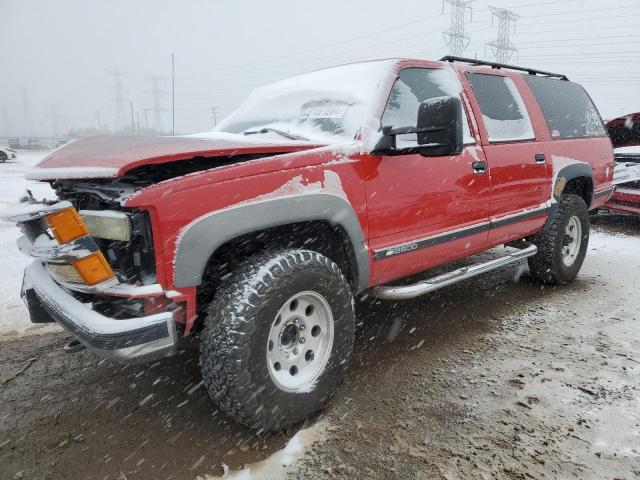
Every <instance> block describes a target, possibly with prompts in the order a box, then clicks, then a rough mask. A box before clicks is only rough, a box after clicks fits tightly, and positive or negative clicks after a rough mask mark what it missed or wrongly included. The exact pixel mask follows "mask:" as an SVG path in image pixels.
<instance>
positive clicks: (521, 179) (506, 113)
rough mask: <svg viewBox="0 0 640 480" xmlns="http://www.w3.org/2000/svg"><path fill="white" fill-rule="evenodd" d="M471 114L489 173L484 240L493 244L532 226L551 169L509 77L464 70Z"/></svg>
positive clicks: (537, 221) (537, 222) (541, 215)
mask: <svg viewBox="0 0 640 480" xmlns="http://www.w3.org/2000/svg"><path fill="white" fill-rule="evenodd" d="M466 77H467V79H468V81H469V84H470V86H471V89H472V91H473V94H474V97H475V98H473V99H471V100H472V104H473V107H474V110H476V118H479V119H481V123H482V125H481V126H480V134H481V138H482V144H483V147H484V152H485V155H486V157H487V162H488V165H489V173H490V177H491V207H490V213H489V216H490V221H491V230H490V232H489V238H488V243H489V244H490V245H497V244H500V243H504V242H508V241H510V240H513V239H516V238H521V237H523V236H525V235H527V234H529V233H532V232H533V231H535V230H537V229H538V228H539V227H540V226H541V225H542V224H543V223H544V221H545V219H546V214H547V206H546V202H547V201H548V200H549V199H550V197H551V186H550V185H551V175H552V173H551V168H550V165H549V164H548V162H547V158H546V155H545V151H544V145H543V144H542V143H541V142H539V141H537V139H536V132H535V130H534V127H533V124H532V121H531V114H530V112H529V110H528V109H527V107H526V105H525V102H524V100H523V98H522V95H521V94H520V92H519V90H518V88H517V86H516V84H515V83H514V81H513V80H512V79H511V78H510V77H509V76H508V75H506V74H504V73H502V72H499V71H496V70H492V71H491V72H490V73H486V72H468V73H467V74H466Z"/></svg>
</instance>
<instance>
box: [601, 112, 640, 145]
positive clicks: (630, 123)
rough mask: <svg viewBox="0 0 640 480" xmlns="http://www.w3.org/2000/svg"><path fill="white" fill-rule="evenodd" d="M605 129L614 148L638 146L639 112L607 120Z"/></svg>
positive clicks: (639, 142) (639, 133)
mask: <svg viewBox="0 0 640 480" xmlns="http://www.w3.org/2000/svg"><path fill="white" fill-rule="evenodd" d="M605 127H606V129H607V132H609V137H611V143H612V144H613V146H614V148H617V147H632V146H637V145H640V112H638V113H631V114H629V115H623V116H622V117H618V118H614V119H613V120H609V121H608V122H606V123H605Z"/></svg>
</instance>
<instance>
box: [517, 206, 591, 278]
mask: <svg viewBox="0 0 640 480" xmlns="http://www.w3.org/2000/svg"><path fill="white" fill-rule="evenodd" d="M589 228H590V224H589V213H588V211H587V205H586V204H585V203H584V200H583V199H582V198H581V197H579V196H577V195H562V196H561V197H560V200H559V202H558V211H557V212H556V215H555V217H554V218H553V220H552V221H551V222H550V223H549V224H548V225H546V226H545V228H544V229H543V230H542V231H541V232H539V233H537V234H536V235H535V236H534V237H533V238H532V239H531V241H532V243H533V244H534V245H536V246H537V247H538V253H537V254H536V255H534V256H533V257H530V258H529V269H530V270H531V273H532V274H533V275H534V276H535V277H536V278H538V279H539V280H540V281H542V282H544V283H548V284H552V285H564V284H566V283H569V282H570V281H572V280H573V279H574V278H575V277H576V276H577V275H578V272H579V271H580V268H581V267H582V263H583V262H584V257H585V255H586V253H587V247H588V245H589Z"/></svg>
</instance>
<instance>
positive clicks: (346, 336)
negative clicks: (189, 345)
mask: <svg viewBox="0 0 640 480" xmlns="http://www.w3.org/2000/svg"><path fill="white" fill-rule="evenodd" d="M354 317H355V315H354V305H353V296H352V294H351V289H350V287H349V284H348V282H347V280H346V279H345V277H344V276H343V274H342V272H341V271H340V269H339V267H338V266H337V265H336V264H335V263H333V262H332V261H331V260H330V259H328V258H327V257H325V256H323V255H321V254H319V253H317V252H313V251H309V250H287V251H284V252H276V253H273V252H271V253H266V254H263V255H260V256H256V257H253V258H250V259H248V260H247V261H245V262H244V263H243V264H242V265H241V266H240V267H238V269H237V270H236V272H235V273H234V274H233V275H232V276H231V277H230V278H229V279H227V280H225V281H224V284H223V285H221V286H220V288H219V289H218V291H217V293H216V295H215V298H214V300H213V302H212V303H211V305H210V307H209V312H208V316H207V318H206V320H205V326H204V329H203V332H202V334H201V337H200V340H201V344H200V366H201V369H202V376H203V380H204V383H205V385H206V386H207V389H208V391H209V394H210V395H211V397H212V398H213V399H214V400H216V401H217V402H218V403H219V404H220V406H221V409H222V410H224V411H225V412H226V413H227V414H229V415H231V416H232V417H234V418H235V419H236V420H238V421H239V422H241V423H244V424H246V425H248V426H250V427H254V428H260V429H264V430H281V429H283V428H287V427H289V426H291V425H294V424H296V423H298V422H300V421H302V420H303V419H305V418H306V417H308V416H310V415H312V414H314V413H316V412H317V411H318V410H320V409H321V408H322V407H323V406H324V405H325V404H326V403H327V402H328V401H329V399H330V398H331V397H332V395H333V394H334V393H335V391H336V390H337V388H338V385H339V384H340V380H341V379H342V377H343V375H344V372H345V371H346V368H347V366H348V363H349V357H350V355H351V350H352V348H353V338H354V323H355V322H354Z"/></svg>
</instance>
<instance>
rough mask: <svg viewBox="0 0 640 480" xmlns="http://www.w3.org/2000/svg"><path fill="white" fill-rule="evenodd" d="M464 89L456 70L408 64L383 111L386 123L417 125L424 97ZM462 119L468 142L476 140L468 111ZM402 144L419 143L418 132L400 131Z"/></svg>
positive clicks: (465, 139)
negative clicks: (467, 114) (467, 115)
mask: <svg viewBox="0 0 640 480" xmlns="http://www.w3.org/2000/svg"><path fill="white" fill-rule="evenodd" d="M461 91H462V86H461V85H460V81H459V80H458V78H457V77H456V75H455V73H453V72H452V71H451V70H448V69H436V68H405V69H402V70H400V73H399V75H398V79H397V80H396V82H395V83H394V84H393V88H392V89H391V93H390V94H389V99H388V100H387V106H386V107H385V110H384V113H383V115H382V126H383V127H396V128H397V127H407V126H415V125H416V120H417V118H418V108H419V107H420V104H421V103H422V102H424V101H425V100H429V99H432V98H437V97H447V96H449V97H459V96H460V92H461ZM464 118H465V121H464V122H462V129H463V138H464V143H465V144H473V143H475V140H474V138H473V137H472V136H471V131H470V129H469V122H468V120H467V117H466V115H464ZM396 142H397V144H398V146H399V147H410V146H415V145H417V138H416V135H415V134H409V135H398V136H397V138H396Z"/></svg>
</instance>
